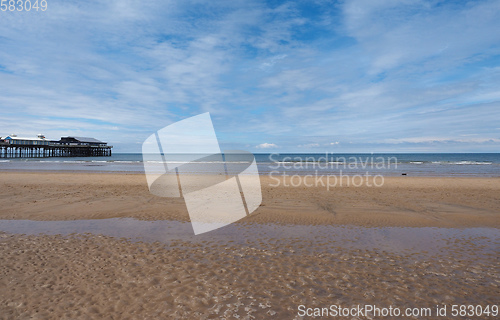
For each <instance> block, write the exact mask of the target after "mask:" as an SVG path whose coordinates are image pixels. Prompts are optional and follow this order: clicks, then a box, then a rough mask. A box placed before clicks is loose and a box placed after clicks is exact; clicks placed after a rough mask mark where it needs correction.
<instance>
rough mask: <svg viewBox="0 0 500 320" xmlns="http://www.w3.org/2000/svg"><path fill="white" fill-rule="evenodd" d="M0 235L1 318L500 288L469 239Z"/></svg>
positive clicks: (387, 301)
mask: <svg viewBox="0 0 500 320" xmlns="http://www.w3.org/2000/svg"><path fill="white" fill-rule="evenodd" d="M0 236H1V238H0V239H1V240H0V256H1V257H2V259H0V318H1V319H13V318H18V319H19V318H20V319H54V318H58V319H75V318H94V319H137V318H139V319H142V318H164V319H219V318H227V319H268V318H275V319H293V318H297V319H298V318H299V317H297V307H298V305H299V304H303V305H306V306H309V307H328V306H330V305H331V304H340V305H342V306H351V305H357V304H376V305H378V306H380V307H388V306H389V305H392V306H397V307H409V306H415V307H435V305H437V304H448V305H450V304H482V305H486V304H496V303H498V297H499V296H500V288H499V286H500V276H499V274H500V273H499V271H500V270H499V263H498V254H495V253H481V254H476V253H475V252H476V249H477V248H476V247H475V240H476V239H472V238H471V239H466V238H464V239H463V240H450V242H449V248H448V249H449V250H447V251H446V253H440V254H438V255H430V254H426V253H418V252H408V253H399V254H396V253H390V252H386V251H380V250H376V249H371V250H361V249H348V248H342V247H336V246H335V245H333V244H331V243H329V242H328V241H327V240H325V241H324V242H323V243H318V242H317V241H314V242H313V241H312V240H307V239H303V238H294V239H288V240H287V241H281V240H280V239H258V240H257V239H256V240H255V241H250V240H247V241H246V244H244V245H241V244H232V242H231V241H229V242H227V243H221V242H210V241H204V242H202V243H190V242H185V241H172V242H171V243H170V244H168V245H165V244H161V243H133V242H130V241H128V240H125V239H117V238H111V237H104V236H95V235H73V236H67V237H62V236H47V235H44V236H22V235H9V234H5V233H4V234H1V235H0ZM318 248H324V249H325V250H324V252H318ZM325 252H328V253H325ZM478 252H479V251H478Z"/></svg>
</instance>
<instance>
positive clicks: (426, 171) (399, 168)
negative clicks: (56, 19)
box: [0, 153, 500, 177]
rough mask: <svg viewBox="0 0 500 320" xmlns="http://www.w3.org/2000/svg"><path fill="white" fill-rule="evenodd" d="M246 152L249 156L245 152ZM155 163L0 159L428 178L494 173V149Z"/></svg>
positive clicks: (106, 167) (111, 169) (18, 163)
mask: <svg viewBox="0 0 500 320" xmlns="http://www.w3.org/2000/svg"><path fill="white" fill-rule="evenodd" d="M250 156H251V155H250ZM161 159H162V160H161V161H158V160H157V159H156V160H154V159H153V160H151V158H150V157H146V158H144V157H143V155H142V154H140V153H114V154H113V155H112V156H110V157H60V158H59V157H49V158H0V171H63V172H67V171H69V172H76V171H83V172H100V173H137V174H140V173H144V164H145V162H146V163H147V164H148V165H151V164H154V165H157V166H158V169H159V171H161V170H164V169H163V168H168V167H169V165H170V166H171V167H175V166H177V165H179V164H182V163H184V161H186V159H190V160H191V161H193V159H196V160H194V161H195V162H196V163H197V165H196V166H193V167H192V168H196V169H195V171H193V173H214V172H217V170H219V169H218V168H220V164H221V163H231V164H233V165H236V167H234V166H232V168H238V165H240V167H239V169H235V170H236V171H240V172H241V171H243V170H244V169H245V168H246V167H248V165H249V161H255V162H256V164H257V168H258V171H259V174H261V175H281V174H286V175H309V174H315V175H365V174H370V175H383V176H400V175H406V176H431V177H435V176H437V177H447V176H453V177H455V176H456V177H500V153H256V154H253V157H251V159H250V160H249V158H248V154H247V155H242V156H241V159H238V157H236V158H235V157H234V156H232V157H231V160H230V161H229V160H228V161H226V160H225V159H224V158H223V157H210V156H207V155H199V156H197V157H196V156H195V157H193V155H192V154H190V155H182V154H177V155H171V154H169V155H165V156H164V157H163V158H161Z"/></svg>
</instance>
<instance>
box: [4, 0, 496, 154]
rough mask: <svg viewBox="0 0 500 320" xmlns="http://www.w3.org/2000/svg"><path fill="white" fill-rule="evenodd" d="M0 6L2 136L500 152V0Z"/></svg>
mask: <svg viewBox="0 0 500 320" xmlns="http://www.w3.org/2000/svg"><path fill="white" fill-rule="evenodd" d="M47 2H48V10H47V11H45V12H41V11H39V12H34V11H33V10H32V11H30V12H8V11H7V12H3V11H0V88H1V89H0V111H1V115H0V136H5V135H8V134H11V133H16V134H18V135H19V136H21V135H22V136H32V135H36V134H37V133H44V134H45V135H46V136H47V137H48V138H54V139H58V138H59V137H60V136H62V135H76V136H92V137H96V138H99V139H102V140H105V141H108V142H110V143H111V144H113V145H114V146H115V152H140V150H141V143H142V142H143V141H144V140H145V139H146V138H147V137H148V136H149V135H150V134H151V133H153V132H155V131H156V130H158V129H161V128H163V127H165V126H166V125H169V124H171V123H173V122H176V121H179V120H182V119H185V118H188V117H190V116H194V115H197V114H200V113H203V112H207V111H209V112H210V113H211V116H212V119H213V122H214V126H215V130H216V132H217V135H218V137H219V140H220V142H221V147H222V149H228V148H229V149H236V148H237V149H244V150H249V151H253V152H325V151H328V152H499V151H500V32H499V30H500V1H463V2H462V1H412V0H384V1H372V0H361V1H313V0H308V1H290V2H286V1H248V0H244V1H238V0H230V1H229V0H228V1H187V0H182V1H180V0H178V1H160V0H158V1H151V0H140V1H126V0H107V1H92V0H86V1H69V0H64V1H62V0H47Z"/></svg>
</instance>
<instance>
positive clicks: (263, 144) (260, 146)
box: [255, 142, 278, 149]
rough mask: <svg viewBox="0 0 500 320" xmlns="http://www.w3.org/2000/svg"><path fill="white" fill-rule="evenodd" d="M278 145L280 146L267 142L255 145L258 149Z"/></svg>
mask: <svg viewBox="0 0 500 320" xmlns="http://www.w3.org/2000/svg"><path fill="white" fill-rule="evenodd" d="M277 147H278V146H277V145H275V144H274V143H267V142H265V143H261V144H259V145H257V146H255V148H257V149H269V148H277Z"/></svg>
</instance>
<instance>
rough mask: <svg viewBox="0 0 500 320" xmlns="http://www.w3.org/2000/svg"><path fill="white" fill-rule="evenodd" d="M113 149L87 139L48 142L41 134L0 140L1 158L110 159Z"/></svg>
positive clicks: (95, 140) (72, 138)
mask: <svg viewBox="0 0 500 320" xmlns="http://www.w3.org/2000/svg"><path fill="white" fill-rule="evenodd" d="M112 148H113V146H108V144H107V143H106V142H102V141H99V140H97V139H94V138H87V137H61V139H60V140H59V141H54V140H47V139H45V137H44V136H43V135H41V134H40V135H38V137H36V138H20V137H17V136H16V135H11V136H7V137H6V138H0V158H47V157H109V156H111V149H112Z"/></svg>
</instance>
